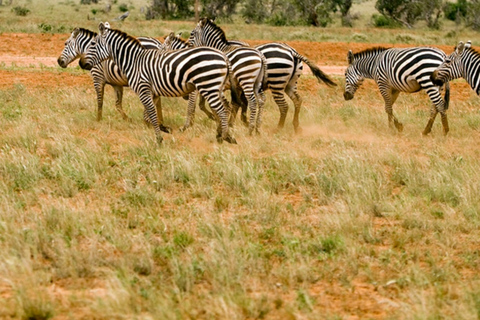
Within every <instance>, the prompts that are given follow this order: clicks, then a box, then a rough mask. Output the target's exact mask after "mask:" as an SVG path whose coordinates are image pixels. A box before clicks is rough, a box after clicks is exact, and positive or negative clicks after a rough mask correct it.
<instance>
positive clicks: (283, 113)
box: [272, 91, 288, 130]
mask: <svg viewBox="0 0 480 320" xmlns="http://www.w3.org/2000/svg"><path fill="white" fill-rule="evenodd" d="M272 94H273V100H275V103H276V104H277V106H278V109H279V110H280V120H279V121H278V125H277V129H278V130H280V129H283V127H284V125H285V118H286V117H287V112H288V104H287V101H285V97H284V95H283V92H282V91H272Z"/></svg>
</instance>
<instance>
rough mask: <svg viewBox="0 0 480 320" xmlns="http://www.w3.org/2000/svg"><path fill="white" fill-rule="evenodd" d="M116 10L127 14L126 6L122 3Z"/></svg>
mask: <svg viewBox="0 0 480 320" xmlns="http://www.w3.org/2000/svg"><path fill="white" fill-rule="evenodd" d="M118 10H120V12H127V11H128V6H127V5H126V4H125V3H122V4H121V5H119V6H118Z"/></svg>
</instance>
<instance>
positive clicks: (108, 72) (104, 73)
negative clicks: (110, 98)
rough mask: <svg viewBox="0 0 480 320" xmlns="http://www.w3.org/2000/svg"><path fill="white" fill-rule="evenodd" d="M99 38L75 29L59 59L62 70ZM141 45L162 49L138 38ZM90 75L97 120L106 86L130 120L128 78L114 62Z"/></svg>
mask: <svg viewBox="0 0 480 320" xmlns="http://www.w3.org/2000/svg"><path fill="white" fill-rule="evenodd" d="M96 36H97V33H96V32H93V31H90V30H87V29H83V28H75V29H74V30H73V32H72V34H71V35H70V37H69V38H68V39H67V41H65V47H64V48H63V51H62V53H61V54H60V56H59V57H58V59H57V62H58V65H59V66H60V67H62V68H66V67H67V66H68V65H69V64H70V63H72V62H73V61H75V60H76V59H77V58H80V57H82V56H84V55H85V53H86V52H87V49H88V47H89V46H90V43H91V41H92V40H93V39H94V38H95V37H96ZM138 40H139V41H140V43H141V44H142V45H143V46H144V47H145V48H148V49H161V48H162V43H161V42H160V41H158V40H157V39H154V38H148V37H138ZM90 74H91V76H92V79H93V85H94V87H95V91H96V93H97V120H98V121H100V120H101V119H102V111H103V95H104V91H105V85H106V84H108V85H111V86H112V87H113V89H114V91H115V95H116V98H117V99H116V102H115V107H116V109H117V110H118V112H119V113H120V114H121V115H122V118H123V119H125V120H128V116H127V115H126V113H125V112H124V111H123V108H122V98H123V87H127V86H128V81H127V78H126V76H125V75H124V74H123V73H122V72H120V70H119V69H118V67H117V65H116V64H115V63H114V62H113V61H112V60H105V61H103V62H102V63H100V64H99V65H97V66H95V67H94V68H92V70H90ZM155 104H156V107H157V112H158V114H159V117H162V113H161V111H162V110H161V101H160V99H157V101H156V102H155ZM143 118H144V121H146V122H148V117H147V115H146V113H144V115H143ZM162 131H165V132H170V129H169V128H168V127H165V126H163V125H162Z"/></svg>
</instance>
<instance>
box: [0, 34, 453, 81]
mask: <svg viewBox="0 0 480 320" xmlns="http://www.w3.org/2000/svg"><path fill="white" fill-rule="evenodd" d="M69 36H70V35H69V34H23V33H4V34H0V43H2V46H0V64H1V63H3V64H5V66H6V67H10V66H12V65H14V66H19V67H42V66H45V67H55V68H60V67H59V66H58V65H57V58H58V56H59V55H60V53H61V52H62V50H63V47H64V43H65V40H67V39H68V37H69ZM160 40H163V39H160ZM266 42H267V41H253V40H252V41H249V43H250V44H251V45H257V44H261V43H266ZM287 43H288V44H289V45H291V46H292V47H293V48H295V49H296V50H297V51H298V52H299V53H301V54H302V55H304V56H306V57H308V59H309V60H311V61H312V62H314V63H316V64H317V65H319V66H320V68H321V69H322V70H323V71H324V72H325V73H327V74H334V75H343V72H344V70H345V68H346V56H347V52H348V50H352V51H354V52H358V51H361V50H364V49H367V48H370V47H373V46H385V47H392V45H389V44H380V43H377V44H365V43H346V42H337V43H333V42H306V41H290V42H287ZM395 46H396V47H407V46H408V45H395ZM438 47H439V48H440V49H442V50H444V51H445V52H447V53H449V52H451V50H452V46H438ZM72 65H73V66H76V65H77V63H76V62H74V63H73V64H72ZM309 72H310V70H309V69H308V68H305V73H309ZM78 82H81V83H85V84H87V83H88V84H91V80H90V78H89V77H88V76H87V73H86V72H85V75H78V76H77V75H71V74H62V73H60V72H48V73H39V72H30V71H24V70H15V71H5V70H2V71H0V87H5V86H7V87H8V86H11V85H14V84H23V85H24V86H26V87H46V86H52V85H62V86H65V85H66V86H73V85H78V84H79V83H78Z"/></svg>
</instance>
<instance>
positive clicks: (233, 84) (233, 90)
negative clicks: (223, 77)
mask: <svg viewBox="0 0 480 320" xmlns="http://www.w3.org/2000/svg"><path fill="white" fill-rule="evenodd" d="M226 60H227V65H228V80H229V81H230V94H231V97H232V104H233V105H235V104H236V105H238V106H241V105H242V102H241V100H240V93H239V92H238V82H237V79H235V77H234V75H233V72H232V65H231V63H230V60H228V59H226Z"/></svg>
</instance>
